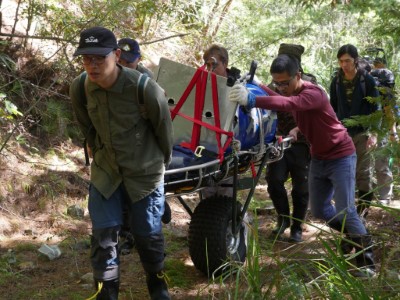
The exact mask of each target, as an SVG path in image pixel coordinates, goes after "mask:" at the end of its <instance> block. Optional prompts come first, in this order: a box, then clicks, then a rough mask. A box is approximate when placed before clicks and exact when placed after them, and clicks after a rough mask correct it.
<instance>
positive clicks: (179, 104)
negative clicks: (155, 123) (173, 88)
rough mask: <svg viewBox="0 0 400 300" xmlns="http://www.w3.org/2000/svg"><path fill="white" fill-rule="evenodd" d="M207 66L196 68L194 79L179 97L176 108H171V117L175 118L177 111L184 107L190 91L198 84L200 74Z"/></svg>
mask: <svg viewBox="0 0 400 300" xmlns="http://www.w3.org/2000/svg"><path fill="white" fill-rule="evenodd" d="M205 68H206V66H202V67H200V68H198V69H197V70H196V72H195V73H194V75H193V77H192V79H191V80H190V82H189V85H188V86H187V87H186V90H185V91H184V92H183V94H182V96H181V98H180V99H179V101H178V103H177V104H176V106H175V108H174V109H173V110H171V119H172V120H174V119H175V116H176V114H177V112H178V111H179V110H180V109H181V108H182V105H183V104H184V103H185V101H186V99H187V97H188V96H189V95H190V92H191V91H192V90H193V88H194V85H195V84H196V82H197V80H198V79H199V76H200V75H201V73H202V71H204V70H205Z"/></svg>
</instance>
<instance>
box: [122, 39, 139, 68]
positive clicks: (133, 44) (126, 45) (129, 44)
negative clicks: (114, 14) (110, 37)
mask: <svg viewBox="0 0 400 300" xmlns="http://www.w3.org/2000/svg"><path fill="white" fill-rule="evenodd" d="M118 48H120V49H121V56H120V58H121V59H123V60H126V61H127V62H128V63H131V62H134V61H135V60H136V59H137V58H139V57H141V55H140V47H139V43H138V42H137V41H135V40H133V39H128V38H125V39H120V40H119V41H118Z"/></svg>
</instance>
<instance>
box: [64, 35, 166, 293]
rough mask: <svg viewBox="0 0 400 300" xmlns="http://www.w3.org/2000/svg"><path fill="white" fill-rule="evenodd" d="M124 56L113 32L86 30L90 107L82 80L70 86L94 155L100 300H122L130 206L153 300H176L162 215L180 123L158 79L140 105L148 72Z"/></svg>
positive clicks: (83, 47)
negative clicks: (128, 64) (121, 236)
mask: <svg viewBox="0 0 400 300" xmlns="http://www.w3.org/2000/svg"><path fill="white" fill-rule="evenodd" d="M120 54H121V50H120V49H119V48H118V45H117V40H116V38H115V35H114V34H113V33H112V32H111V31H110V30H108V29H106V28H103V27H92V28H89V29H86V30H84V31H82V32H81V35H80V41H79V46H78V48H77V50H76V51H75V53H74V56H81V58H82V63H83V67H84V69H85V71H86V73H87V79H86V82H85V93H86V99H87V103H85V101H83V100H82V97H81V89H80V87H81V86H80V82H79V80H80V76H78V77H77V78H75V79H74V81H73V82H72V84H71V87H70V97H71V99H72V104H73V108H74V111H75V114H76V117H77V120H78V122H79V125H80V127H81V130H82V132H83V134H84V136H85V138H86V140H87V143H88V146H89V148H90V150H91V152H92V155H93V160H92V163H91V178H90V180H91V184H90V188H89V213H90V218H91V221H92V241H91V263H92V268H93V277H94V280H95V283H96V285H97V286H98V288H99V289H100V287H101V290H100V293H99V294H98V295H97V299H118V293H119V278H120V269H119V257H118V256H119V254H118V251H117V250H118V249H117V245H118V233H119V230H120V228H121V224H122V210H123V207H124V205H125V204H127V205H128V207H129V215H130V216H131V218H130V219H131V220H130V221H131V224H130V225H131V230H132V232H133V235H134V238H135V241H136V246H137V250H138V253H139V256H140V260H141V263H142V265H143V268H144V270H145V271H146V275H147V286H148V289H149V293H150V296H151V299H170V297H169V293H168V289H167V285H166V282H165V277H164V273H163V268H164V256H165V254H164V237H163V234H162V231H161V216H162V215H163V213H164V202H165V198H164V184H163V180H164V172H165V166H166V165H168V163H169V162H170V159H171V153H172V140H173V139H172V121H171V117H170V112H169V109H168V104H167V101H166V99H165V95H164V91H163V90H162V89H161V88H160V87H159V86H158V84H157V83H156V82H155V81H154V80H152V79H148V80H145V81H144V82H143V89H142V92H143V99H144V104H139V98H138V92H140V91H141V90H140V89H139V88H138V86H139V84H141V83H142V81H140V76H141V73H139V72H138V71H136V70H132V69H128V68H124V67H122V66H120V65H118V64H117V62H118V59H119V57H120ZM143 108H144V111H145V113H146V114H144V113H143Z"/></svg>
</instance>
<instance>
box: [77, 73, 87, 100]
mask: <svg viewBox="0 0 400 300" xmlns="http://www.w3.org/2000/svg"><path fill="white" fill-rule="evenodd" d="M85 81H86V72H83V73H82V74H81V76H80V77H79V92H80V94H81V95H80V96H81V100H82V101H83V103H85V104H87V99H86V89H85Z"/></svg>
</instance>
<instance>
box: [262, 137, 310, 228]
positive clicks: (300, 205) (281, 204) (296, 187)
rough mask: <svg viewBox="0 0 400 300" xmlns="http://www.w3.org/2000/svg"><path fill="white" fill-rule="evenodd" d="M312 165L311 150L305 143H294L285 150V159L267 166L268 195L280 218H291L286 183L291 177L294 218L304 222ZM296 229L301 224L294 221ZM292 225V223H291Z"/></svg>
mask: <svg viewBox="0 0 400 300" xmlns="http://www.w3.org/2000/svg"><path fill="white" fill-rule="evenodd" d="M309 165H310V150H309V147H308V145H306V144H304V143H293V144H292V145H291V147H290V148H289V149H287V150H285V153H284V155H283V158H282V159H281V160H279V161H277V162H274V163H271V164H269V165H268V166H267V175H266V180H267V183H268V193H269V195H270V197H271V199H272V203H273V204H274V207H275V209H276V212H277V213H278V216H290V215H291V214H290V207H289V199H288V193H287V191H286V188H285V182H286V181H287V180H288V178H289V175H290V177H291V179H292V193H291V196H292V201H293V213H292V217H293V218H295V219H299V220H304V219H305V217H306V213H307V207H308V171H309ZM292 223H293V226H294V227H300V225H301V222H300V221H297V220H293V222H292ZM289 224H290V222H289Z"/></svg>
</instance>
